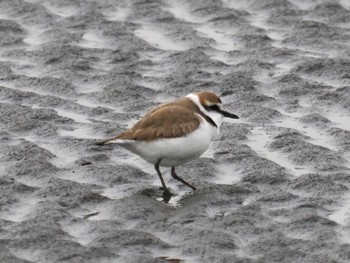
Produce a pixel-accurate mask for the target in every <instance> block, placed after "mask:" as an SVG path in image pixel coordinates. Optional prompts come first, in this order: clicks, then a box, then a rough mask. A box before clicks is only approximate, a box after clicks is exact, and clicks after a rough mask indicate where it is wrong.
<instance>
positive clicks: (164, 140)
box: [97, 92, 238, 195]
mask: <svg viewBox="0 0 350 263" xmlns="http://www.w3.org/2000/svg"><path fill="white" fill-rule="evenodd" d="M223 117H228V118H233V119H238V116H237V115H235V114H232V113H229V112H227V111H224V110H223V108H222V102H221V100H220V98H219V97H218V96H217V95H215V94H214V93H212V92H199V93H191V94H189V95H187V96H186V97H184V98H181V99H178V100H175V101H173V102H169V103H165V104H162V105H160V106H158V107H155V108H154V109H152V110H150V111H149V112H148V113H147V114H146V115H145V116H144V117H143V118H141V119H140V120H139V121H138V122H137V123H136V124H135V125H134V126H133V127H132V128H130V129H129V130H127V131H125V132H123V133H121V134H119V135H117V136H115V137H113V138H111V139H107V140H103V141H99V142H97V144H98V145H103V144H111V143H115V144H117V145H120V146H122V147H124V148H126V149H127V150H129V151H131V152H133V153H135V154H137V155H139V156H140V157H142V158H143V159H144V160H146V161H147V162H149V163H151V164H153V165H154V168H155V170H156V171H157V174H158V176H159V179H160V182H161V184H162V187H163V190H164V194H165V195H170V191H169V190H168V188H167V186H166V184H165V182H164V179H163V176H162V173H161V172H160V170H159V167H160V166H164V167H171V176H172V177H173V178H174V179H176V180H178V181H180V182H181V183H183V184H185V185H187V186H188V187H190V188H192V189H193V190H196V188H195V187H194V186H193V185H191V184H190V183H188V182H186V181H185V180H184V179H182V178H180V177H179V176H178V175H177V174H176V173H175V167H176V166H179V165H181V164H184V163H187V162H189V161H191V160H193V159H196V158H198V157H199V156H201V155H202V154H203V153H204V152H205V151H206V150H207V149H208V147H209V145H210V143H211V142H212V141H213V140H214V139H215V138H216V137H217V135H218V134H219V128H220V125H221V122H222V119H223Z"/></svg>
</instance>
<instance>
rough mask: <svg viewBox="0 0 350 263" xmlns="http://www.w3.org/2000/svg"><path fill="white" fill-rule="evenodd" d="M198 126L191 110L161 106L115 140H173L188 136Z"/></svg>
mask: <svg viewBox="0 0 350 263" xmlns="http://www.w3.org/2000/svg"><path fill="white" fill-rule="evenodd" d="M199 124H200V117H199V116H198V115H197V114H196V113H195V112H193V111H192V110H190V109H188V108H186V107H181V106H174V105H172V104H169V105H162V106H160V107H158V108H156V109H154V110H152V111H151V112H149V113H148V114H147V115H146V116H145V117H143V118H142V119H141V120H140V121H138V122H137V123H136V124H135V125H134V126H133V127H132V128H131V129H130V130H127V131H125V132H123V133H122V134H120V135H118V136H117V137H115V138H113V139H112V140H115V139H124V140H140V141H142V140H145V141H151V140H154V139H159V138H175V137H180V136H182V135H185V134H188V133H190V132H192V131H193V130H195V129H196V128H197V127H198V126H199Z"/></svg>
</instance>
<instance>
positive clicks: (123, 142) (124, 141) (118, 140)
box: [95, 138, 135, 145]
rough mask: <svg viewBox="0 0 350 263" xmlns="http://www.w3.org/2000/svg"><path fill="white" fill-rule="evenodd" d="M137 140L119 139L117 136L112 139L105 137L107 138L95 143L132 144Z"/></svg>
mask: <svg viewBox="0 0 350 263" xmlns="http://www.w3.org/2000/svg"><path fill="white" fill-rule="evenodd" d="M133 142H135V141H134V140H123V139H117V138H112V139H105V140H100V141H97V142H95V145H107V144H113V143H115V144H120V145H123V144H130V143H133Z"/></svg>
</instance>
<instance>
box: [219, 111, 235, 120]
mask: <svg viewBox="0 0 350 263" xmlns="http://www.w3.org/2000/svg"><path fill="white" fill-rule="evenodd" d="M220 113H221V114H222V116H224V117H226V118H231V119H239V117H238V116H237V115H236V114H233V113H230V112H227V111H224V110H220Z"/></svg>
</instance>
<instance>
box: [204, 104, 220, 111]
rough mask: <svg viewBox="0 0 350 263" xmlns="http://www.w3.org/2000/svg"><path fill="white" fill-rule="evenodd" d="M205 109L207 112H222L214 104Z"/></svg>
mask: <svg viewBox="0 0 350 263" xmlns="http://www.w3.org/2000/svg"><path fill="white" fill-rule="evenodd" d="M205 109H206V110H207V111H220V108H219V106H218V105H216V104H213V105H210V106H205Z"/></svg>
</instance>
